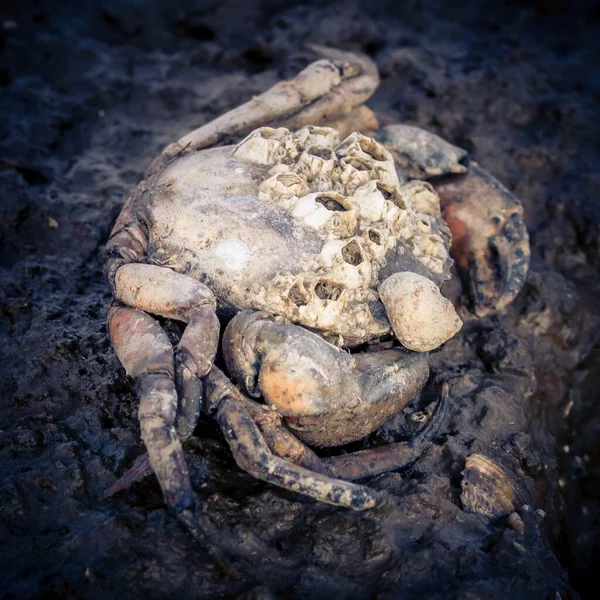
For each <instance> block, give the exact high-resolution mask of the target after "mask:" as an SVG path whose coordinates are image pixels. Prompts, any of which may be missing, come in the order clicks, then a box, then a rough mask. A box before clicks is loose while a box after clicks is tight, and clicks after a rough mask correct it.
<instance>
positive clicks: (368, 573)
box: [0, 0, 600, 599]
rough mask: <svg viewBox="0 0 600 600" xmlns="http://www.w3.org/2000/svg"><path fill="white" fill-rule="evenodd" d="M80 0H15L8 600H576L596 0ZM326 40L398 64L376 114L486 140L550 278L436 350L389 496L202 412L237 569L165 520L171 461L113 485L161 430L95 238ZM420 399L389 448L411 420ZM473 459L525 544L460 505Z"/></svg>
mask: <svg viewBox="0 0 600 600" xmlns="http://www.w3.org/2000/svg"><path fill="white" fill-rule="evenodd" d="M465 4H466V3H465ZM69 5H70V6H69ZM69 5H67V3H58V2H54V3H53V2H47V1H44V0H39V1H37V2H34V1H30V0H20V1H18V2H16V1H14V2H13V1H11V0H7V1H5V2H4V3H3V5H2V8H1V9H0V11H1V13H2V23H1V27H2V29H1V32H0V52H1V54H0V86H1V87H0V105H1V116H0V327H1V329H0V336H1V338H0V339H1V345H0V356H1V370H0V379H1V384H0V385H1V387H0V564H1V565H2V568H1V570H0V595H1V596H3V597H5V598H57V597H61V598H62V597H64V598H80V597H81V598H83V597H85V598H114V597H126V598H141V597H143V598H146V599H150V598H165V597H176V598H217V597H239V598H279V597H285V598H375V597H377V598H380V599H391V598H400V597H402V598H425V597H428V598H463V599H474V598H478V599H479V598H498V597H510V598H540V599H542V598H544V599H546V598H552V599H555V598H559V597H560V598H563V599H565V598H576V597H577V592H576V591H575V590H576V589H578V588H580V584H581V582H582V579H583V577H584V576H585V574H586V573H595V571H594V568H597V567H598V566H600V565H599V558H600V557H599V551H600V545H599V538H598V532H599V525H598V523H599V518H600V501H599V499H598V496H599V491H600V408H599V406H600V404H598V396H599V392H598V390H599V387H600V362H599V361H598V358H599V355H600V350H599V349H598V342H599V340H600V300H599V299H598V298H599V295H598V294H599V292H600V277H599V276H598V267H599V266H600V247H599V242H598V240H599V234H600V156H599V155H600V152H599V144H598V140H599V137H600V136H599V133H600V131H599V129H598V123H599V122H600V114H599V113H600V109H599V106H600V103H599V95H600V94H599V92H600V74H599V72H598V67H597V62H596V63H595V62H594V56H597V55H598V51H599V49H600V48H599V46H600V43H599V40H600V27H599V18H600V12H599V11H598V10H597V8H594V5H593V4H592V3H591V2H590V3H589V4H585V3H579V4H577V5H576V6H575V7H573V6H572V3H567V2H564V3H562V2H558V1H548V2H542V1H541V0H540V1H538V2H533V3H530V4H528V5H526V6H523V5H521V4H520V3H516V2H515V3H508V5H506V4H505V3H500V2H498V3H496V2H491V1H490V2H481V3H472V6H471V7H470V8H466V7H463V6H462V5H461V3H459V2H451V1H448V2H442V1H440V2H423V3H421V2H416V1H411V2H405V3H400V2H398V3H396V2H388V3H385V2H381V1H378V0H373V1H371V2H369V3H364V5H363V6H362V7H361V6H359V5H358V4H351V3H348V4H333V5H331V6H329V7H327V6H323V5H322V3H314V4H312V5H302V6H297V7H290V6H288V5H287V4H286V3H285V2H278V1H275V0H270V1H265V2H251V1H247V2H239V3H236V2H233V1H230V2H228V1H221V2H216V1H215V2H204V3H201V2H191V1H185V0H178V1H172V2H163V3H160V2H152V1H147V2H136V1H135V0H120V1H116V0H115V1H112V0H104V1H102V0H98V1H89V2H79V3H69ZM307 41H310V42H318V43H322V44H329V45H332V46H339V47H341V48H346V49H352V50H360V51H364V52H367V53H368V54H369V55H371V56H372V57H373V58H374V59H375V60H376V61H377V63H378V65H379V67H380V69H381V73H382V77H383V81H382V85H381V88H380V90H379V91H378V92H377V94H376V95H375V97H374V98H373V99H372V100H371V101H370V105H371V107H373V108H374V109H376V110H377V111H379V113H380V114H381V115H383V116H385V117H387V118H389V119H390V120H395V121H404V122H408V123H411V124H416V125H420V126H422V127H425V128H428V129H431V130H433V131H434V132H436V133H438V134H440V135H442V136H443V137H445V138H446V139H448V140H450V141H451V142H453V143H455V144H457V145H460V146H463V147H465V148H467V149H468V150H469V151H471V152H472V153H473V155H474V156H475V158H476V159H477V160H479V162H480V163H481V164H482V165H484V166H485V167H486V168H487V169H488V170H489V171H491V172H492V173H493V174H494V175H495V176H496V177H497V178H498V179H500V180H501V181H503V182H504V183H505V184H506V185H507V186H508V187H509V188H511V189H512V190H513V191H514V192H515V193H516V194H517V195H518V196H519V197H520V198H521V199H522V200H523V202H524V204H525V209H526V216H527V224H528V227H529V229H530V232H531V238H532V244H533V257H532V269H531V274H530V276H529V279H528V281H527V284H526V286H525V288H524V289H523V291H522V293H521V294H520V296H519V297H518V299H517V300H516V302H514V304H513V305H512V306H511V307H510V308H509V310H508V311H507V312H506V314H503V315H499V316H494V317H492V318H488V319H484V320H479V321H478V320H475V319H472V318H467V323H466V324H465V327H464V329H463V331H462V332H461V334H460V335H459V336H457V337H456V338H455V339H454V340H452V341H451V342H449V343H448V344H446V345H445V347H444V348H443V349H442V350H440V351H438V352H435V353H434V354H433V355H432V357H431V358H432V364H433V367H434V373H433V377H432V381H431V386H430V390H431V391H430V392H429V393H428V394H426V396H425V398H424V399H423V400H422V403H425V402H426V401H427V400H428V399H429V400H430V399H432V396H433V394H434V392H435V387H436V385H437V384H439V382H440V381H442V380H448V381H449V382H450V398H451V399H450V402H451V404H450V417H449V421H448V424H447V428H446V433H445V434H444V435H443V436H442V437H440V438H439V439H438V440H437V442H436V444H435V445H433V446H432V447H431V448H430V450H429V451H428V452H427V453H426V455H425V456H424V457H423V458H422V459H421V460H420V461H419V462H418V463H417V464H416V465H415V466H413V467H412V468H411V469H409V470H408V471H407V472H405V473H402V474H397V473H395V474H389V475H385V476H381V477H378V478H376V479H375V480H374V481H372V482H371V485H372V486H373V487H375V488H377V489H380V490H383V491H384V492H385V493H387V495H388V498H389V499H388V501H387V502H386V503H385V504H384V505H383V506H381V507H380V508H377V509H375V510H372V511H371V512H368V513H364V514H356V513H352V512H348V511H345V510H338V509H335V508H332V507H329V506H325V505H322V504H317V503H315V502H312V501H310V500H308V499H305V498H302V497H299V496H296V495H294V494H291V493H287V492H283V491H280V490H278V489H275V488H272V487H270V486H268V485H264V484H262V483H260V482H257V481H255V480H253V479H252V478H251V477H249V476H247V475H245V474H244V473H242V472H240V471H239V470H238V469H237V468H236V466H235V465H234V464H233V462H232V460H231V458H230V455H229V453H228V450H227V448H226V446H225V443H224V441H223V438H222V437H221V435H220V434H219V432H218V431H217V429H216V426H215V425H214V424H213V423H212V422H210V421H208V420H206V419H205V420H204V421H203V423H202V424H201V425H200V427H199V429H198V431H197V438H196V439H195V440H193V442H192V443H189V444H188V460H189V464H190V465H191V470H192V477H193V481H194V485H195V489H196V491H197V494H198V498H199V500H200V501H201V502H202V504H203V505H204V506H205V508H206V512H207V513H208V514H209V515H210V517H211V518H212V519H213V520H214V521H215V522H216V523H217V524H218V526H219V527H221V528H222V530H223V536H232V537H234V538H236V539H238V540H239V541H240V543H241V545H242V546H244V547H246V548H247V550H246V552H247V554H248V557H249V558H248V561H247V564H246V566H243V567H242V570H243V575H242V577H241V579H239V580H237V581H232V580H229V579H227V578H226V577H225V576H224V575H223V574H221V573H220V572H219V571H218V570H216V569H215V568H214V566H213V564H212V563H211V562H210V560H208V558H207V556H206V555H205V553H204V552H203V551H202V550H201V549H200V548H198V546H197V545H195V544H194V542H193V541H191V540H190V539H189V537H188V536H187V535H186V533H185V532H184V531H183V530H181V529H180V528H179V526H178V525H177V523H175V522H174V521H173V520H172V519H171V518H170V517H169V516H168V515H167V514H166V512H165V510H164V509H163V504H162V499H161V495H160V490H159V488H158V485H157V483H156V481H155V480H154V479H153V478H152V479H150V480H148V481H146V482H144V483H141V484H138V485H136V486H135V487H134V488H133V489H132V490H131V491H129V492H127V493H124V494H122V495H121V496H120V497H117V498H114V499H111V500H108V501H105V500H103V499H102V491H103V490H104V489H105V488H107V487H108V486H109V485H110V484H111V483H113V481H114V480H115V477H116V476H117V475H120V474H121V473H123V472H124V470H126V469H127V467H128V466H130V464H131V462H132V460H133V459H134V458H135V457H136V456H137V455H138V454H140V453H141V452H142V451H143V448H142V444H141V443H140V438H139V427H138V423H137V419H136V408H137V404H136V400H135V397H134V394H133V390H132V384H131V381H130V380H128V379H127V378H126V377H125V375H124V373H123V370H122V369H121V368H120V366H119V364H118V362H117V360H116V358H115V356H114V354H113V352H112V351H111V349H110V347H109V343H108V338H107V334H106V329H105V318H106V310H107V306H108V304H109V301H110V296H109V292H108V287H107V285H106V284H105V282H104V279H103V276H102V261H101V255H102V249H103V244H104V243H105V241H106V239H107V236H108V232H109V228H110V226H111V223H112V222H113V221H114V219H115V217H116V216H117V214H118V212H119V209H120V206H121V204H122V202H123V201H124V199H125V198H126V196H127V195H128V194H129V193H130V192H131V190H132V189H133V188H134V186H135V184H136V183H137V181H138V180H139V179H140V176H141V174H142V172H143V169H144V167H145V166H146V164H147V163H148V161H149V160H150V159H151V158H152V157H153V156H154V155H155V154H156V153H157V151H158V150H159V149H160V148H161V147H162V146H164V145H165V144H167V143H168V142H170V141H172V140H174V139H176V138H178V137H179V136H180V135H182V134H183V133H185V132H187V131H188V130H190V129H192V128H194V127H196V126H198V125H200V124H202V123H204V122H206V121H208V120H210V119H211V118H213V117H214V116H215V115H218V114H220V113H222V112H223V111H225V110H226V109H229V108H231V107H233V106H235V105H237V104H239V103H240V102H242V101H244V100H246V99H248V98H249V97H250V96H251V95H252V94H256V93H258V92H260V91H262V90H264V89H265V88H267V87H268V86H270V85H271V84H273V83H274V82H275V81H277V80H278V79H280V78H282V77H290V76H291V75H293V74H294V73H295V72H297V71H298V70H299V69H300V68H301V67H303V66H304V65H305V64H307V62H309V61H310V55H309V53H308V52H307V51H305V50H303V49H302V44H303V43H304V42H307ZM449 292H450V293H451V294H452V293H454V294H455V296H456V299H457V301H459V302H461V301H463V300H462V299H461V298H459V293H458V290H457V287H456V285H455V286H454V288H452V287H451V288H450V289H449ZM464 314H465V315H466V313H464ZM416 408H418V407H412V408H410V409H407V411H406V412H405V414H403V415H400V416H399V417H398V418H397V419H396V420H395V421H394V422H393V423H392V424H390V425H389V426H386V427H384V428H383V429H382V431H381V432H379V433H378V434H376V435H374V436H373V438H372V439H371V440H370V441H369V443H377V442H380V441H382V438H392V437H394V438H399V436H401V435H402V434H406V433H407V431H408V430H409V429H410V422H411V420H410V418H409V415H410V413H411V412H412V411H414V410H416ZM473 452H482V453H485V454H487V455H488V456H490V457H492V458H494V459H496V460H497V461H499V462H500V463H501V464H502V465H504V466H505V467H506V468H508V469H510V470H511V471H513V472H514V473H515V475H516V476H517V477H518V478H519V480H520V481H521V484H522V485H523V486H524V487H525V488H527V489H528V490H529V493H530V494H531V497H532V502H531V505H532V510H531V511H529V512H528V513H523V515H522V516H523V520H524V521H525V535H524V536H523V537H521V536H519V535H518V534H517V532H515V531H513V530H512V529H509V528H507V524H506V521H503V520H500V521H497V522H490V521H489V520H487V519H486V518H484V517H482V516H478V515H474V514H469V513H466V512H464V511H463V510H462V509H461V504H460V500H459V493H460V479H461V475H460V473H461V471H462V469H463V466H464V459H465V456H467V455H468V454H470V453H473ZM537 508H540V509H543V510H544V511H545V512H546V516H545V517H542V516H540V514H539V513H538V512H536V510H535V509H537ZM580 592H581V590H580ZM581 593H582V596H584V594H583V592H581ZM558 594H559V595H560V596H559V595H558Z"/></svg>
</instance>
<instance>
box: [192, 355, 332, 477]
mask: <svg viewBox="0 0 600 600" xmlns="http://www.w3.org/2000/svg"><path fill="white" fill-rule="evenodd" d="M204 384H205V386H206V396H207V410H209V411H211V410H212V412H214V410H215V409H214V407H215V402H218V401H219V400H220V399H221V398H223V397H224V396H230V397H231V398H233V399H234V400H235V401H236V402H237V403H238V404H239V405H240V406H242V407H243V408H244V410H245V411H246V412H247V413H248V414H249V415H250V416H251V417H252V420H253V421H254V423H255V424H256V426H257V427H258V429H259V430H260V432H261V434H262V436H263V438H264V439H265V441H266V442H267V445H268V446H269V448H270V450H271V451H272V452H273V454H275V455H276V456H279V457H280V458H283V459H285V460H287V461H289V462H292V463H294V464H296V465H299V466H301V467H304V468H306V469H309V470H311V471H314V472H315V473H321V474H324V475H330V473H329V472H328V471H327V469H326V468H325V467H324V466H323V463H322V462H321V459H320V458H319V457H318V456H317V455H316V454H315V453H314V452H313V451H312V450H310V448H308V446H306V445H304V444H303V443H302V442H301V441H300V440H299V439H298V438H297V437H296V436H295V435H294V434H293V433H291V432H290V431H288V430H287V429H286V428H285V427H284V426H283V424H282V419H281V416H280V415H278V414H277V413H276V412H275V411H273V410H270V409H269V408H267V407H266V406H264V405H263V404H258V403H257V402H254V401H252V400H250V398H248V397H246V396H245V395H244V394H242V392H240V391H239V390H238V389H237V388H236V387H235V386H234V385H233V383H231V381H230V380H229V378H228V377H227V376H226V375H225V374H224V373H223V372H222V371H221V370H220V369H219V368H218V367H213V368H212V369H211V371H210V373H209V374H208V375H207V376H206V378H205V379H204Z"/></svg>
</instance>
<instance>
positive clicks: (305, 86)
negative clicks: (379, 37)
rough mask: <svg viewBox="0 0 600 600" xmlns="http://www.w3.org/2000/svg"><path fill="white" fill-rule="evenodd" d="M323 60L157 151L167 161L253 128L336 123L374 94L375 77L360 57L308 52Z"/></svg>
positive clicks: (371, 68) (366, 62) (375, 70)
mask: <svg viewBox="0 0 600 600" xmlns="http://www.w3.org/2000/svg"><path fill="white" fill-rule="evenodd" d="M313 48H314V49H315V50H316V51H318V52H320V53H321V54H323V55H326V56H328V58H326V59H323V60H319V61H316V62H314V63H312V64H310V65H308V67H306V68H305V69H304V70H303V71H301V72H300V73H299V74H298V75H297V76H296V77H295V78H294V79H292V80H290V81H281V82H280V83H277V84H276V85H274V86H273V87H272V88H270V89H269V90H267V91H266V92H263V93H262V94H260V96H256V97H254V98H252V100H249V101H248V102H246V103H245V104H242V105H241V106H239V107H237V108H234V109H233V110H230V111H229V112H227V113H225V114H224V115H222V116H220V117H218V118H216V119H215V120H214V121H211V122H210V123H207V124H206V125H203V126H202V127H199V128H198V129H196V130H194V131H192V132H191V133H188V134H187V135H185V136H183V137H182V138H181V139H180V140H178V141H177V142H175V143H174V144H170V145H169V146H167V147H166V148H165V149H164V151H163V156H164V157H172V156H175V155H176V154H178V153H179V152H181V151H182V150H185V149H190V150H200V149H203V148H209V147H211V146H217V145H219V144H220V143H222V142H223V140H225V139H227V138H228V137H231V136H235V137H240V136H244V135H246V134H247V133H250V131H252V130H253V129H255V128H256V127H260V126H261V125H265V124H267V123H269V124H270V125H274V126H277V125H280V124H281V125H285V126H286V127H290V128H292V129H296V128H299V127H302V126H303V125H308V124H310V125H319V124H320V123H321V122H322V121H323V120H324V119H331V118H334V119H335V118H341V117H343V116H345V115H347V114H349V113H350V112H351V111H352V109H353V108H354V107H356V106H358V105H360V104H362V103H363V102H364V101H365V100H367V98H369V96H371V94H372V93H373V91H374V90H375V88H376V87H377V85H378V83H379V75H378V73H377V69H376V68H375V65H374V64H373V63H372V62H371V61H370V60H369V59H367V58H366V57H362V56H358V55H356V54H350V53H346V52H340V51H335V50H331V49H329V48H325V49H323V48H322V47H320V46H314V47H313Z"/></svg>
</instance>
